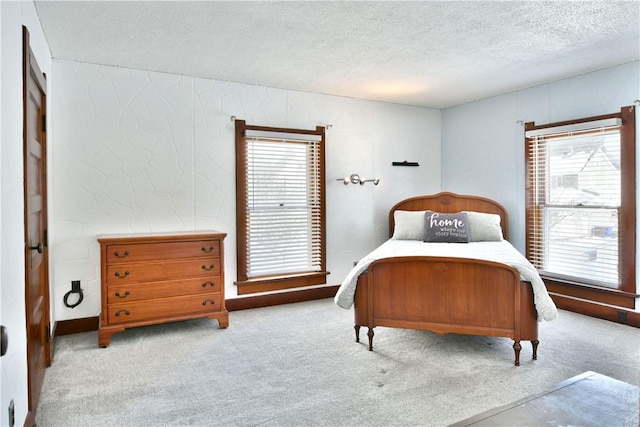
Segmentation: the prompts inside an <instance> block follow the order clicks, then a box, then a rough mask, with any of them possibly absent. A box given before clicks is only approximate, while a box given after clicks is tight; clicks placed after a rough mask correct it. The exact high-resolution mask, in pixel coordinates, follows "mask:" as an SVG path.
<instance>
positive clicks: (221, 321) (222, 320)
mask: <svg viewBox="0 0 640 427" xmlns="http://www.w3.org/2000/svg"><path fill="white" fill-rule="evenodd" d="M209 319H218V325H219V327H220V329H227V328H228V327H229V313H228V312H224V313H221V314H217V315H215V316H210V317H209Z"/></svg>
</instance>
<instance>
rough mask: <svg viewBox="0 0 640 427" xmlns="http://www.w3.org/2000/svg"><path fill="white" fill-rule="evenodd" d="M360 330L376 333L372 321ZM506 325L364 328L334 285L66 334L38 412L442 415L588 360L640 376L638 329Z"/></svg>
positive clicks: (149, 416)
mask: <svg viewBox="0 0 640 427" xmlns="http://www.w3.org/2000/svg"><path fill="white" fill-rule="evenodd" d="M363 332H364V333H361V335H362V338H363V341H365V342H366V329H365V330H364V331H363ZM512 344H513V342H512V341H511V340H510V339H506V338H487V337H475V336H463V335H437V334H433V333H430V332H425V331H413V330H402V329H389V328H382V327H379V328H376V336H375V338H374V351H373V352H369V351H367V349H366V344H364V343H360V344H357V343H355V341H354V332H353V312H352V311H346V310H343V309H341V308H338V307H336V306H335V305H334V304H333V301H332V300H331V299H325V300H319V301H311V302H305V303H299V304H289V305H284V306H276V307H267V308H260V309H254V310H244V311H237V312H232V313H230V325H229V328H228V329H226V330H221V329H218V327H217V322H216V321H212V320H206V319H204V320H193V321H186V322H179V323H172V324H165V325H157V326H150V327H144V328H137V329H130V330H127V331H126V332H124V333H120V334H116V335H114V336H113V341H112V343H111V345H110V346H109V347H108V348H105V349H101V348H98V337H97V332H89V333H83V334H76V335H68V336H63V337H58V338H57V339H56V348H55V360H54V362H53V364H52V366H51V367H50V368H48V370H47V372H46V376H45V381H44V386H43V391H42V395H41V398H40V404H39V407H38V411H37V418H36V422H37V424H38V425H39V426H40V427H46V426H168V425H171V426H180V425H198V426H216V425H229V426H235V425H241V426H256V425H267V426H303V425H304V426H307V425H322V426H338V425H340V426H361V425H375V426H381V425H385V426H386V425H390V426H393V425H421V426H443V425H448V424H451V423H453V422H456V421H459V420H462V419H465V418H468V417H470V416H472V415H475V414H477V413H479V412H482V411H485V410H488V409H491V408H494V407H496V406H500V405H505V404H507V403H510V402H512V401H515V400H518V399H521V398H523V397H525V396H528V395H531V394H535V393H540V392H543V391H545V390H547V389H549V388H551V387H552V386H553V385H555V384H557V383H559V382H561V381H563V380H565V379H567V378H570V377H572V376H575V375H578V374H580V373H582V372H585V371H595V372H598V373H601V374H604V375H607V376H610V377H612V378H616V379H619V380H622V381H626V382H628V383H631V384H634V385H639V386H640V369H639V366H640V330H639V329H636V328H632V327H629V326H624V325H620V324H616V323H613V322H607V321H604V320H598V319H593V318H590V317H586V316H581V315H578V314H575V313H571V312H567V311H561V312H560V317H559V319H557V320H554V321H553V322H543V323H541V324H540V347H539V352H538V360H537V361H533V360H531V345H530V343H528V342H525V343H523V350H522V354H521V366H519V367H516V366H514V365H513V350H512V347H511V346H512Z"/></svg>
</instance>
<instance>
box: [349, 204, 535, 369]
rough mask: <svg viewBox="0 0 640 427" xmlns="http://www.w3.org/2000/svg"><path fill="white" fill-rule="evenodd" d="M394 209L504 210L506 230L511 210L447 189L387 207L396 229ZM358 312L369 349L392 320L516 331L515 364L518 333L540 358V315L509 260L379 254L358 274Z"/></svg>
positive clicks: (466, 330)
mask: <svg viewBox="0 0 640 427" xmlns="http://www.w3.org/2000/svg"><path fill="white" fill-rule="evenodd" d="M396 210H404V211H422V210H432V211H436V212H443V213H454V212H460V211H476V212H487V213H493V214H498V215H500V217H501V225H502V230H503V236H504V238H505V239H507V238H508V230H509V223H508V216H507V212H506V210H505V209H504V207H502V206H501V205H500V204H498V203H497V202H495V201H493V200H490V199H486V198H483V197H476V196H465V195H459V194H454V193H448V192H444V193H439V194H436V195H431V196H421V197H413V198H410V199H407V200H403V201H401V202H399V203H397V204H396V205H395V206H394V207H393V208H392V209H391V211H390V213H389V235H390V236H391V235H393V230H394V216H393V213H394V212H395V211H396ZM354 313H355V332H356V342H360V327H361V326H366V327H367V328H368V333H367V335H368V337H369V350H373V336H374V332H373V328H375V327H376V326H386V327H392V328H407V329H421V330H427V331H432V332H435V333H438V334H446V333H458V334H469V335H482V336H497V337H507V338H511V339H513V340H514V344H513V350H514V353H515V365H516V366H518V365H520V350H521V348H522V347H521V345H520V341H521V340H528V341H531V343H532V346H533V359H537V350H538V316H537V313H536V310H535V306H534V301H533V290H532V288H531V284H529V283H528V282H522V281H520V274H519V273H518V271H517V270H516V269H514V268H512V267H510V266H507V265H504V264H499V263H495V262H490V261H482V260H471V259H463V258H451V257H425V256H415V257H413V256H412V257H396V258H385V259H380V260H377V261H374V262H373V263H371V265H370V266H369V269H368V271H367V272H366V273H363V274H362V275H360V277H359V278H358V284H357V288H356V294H355V301H354Z"/></svg>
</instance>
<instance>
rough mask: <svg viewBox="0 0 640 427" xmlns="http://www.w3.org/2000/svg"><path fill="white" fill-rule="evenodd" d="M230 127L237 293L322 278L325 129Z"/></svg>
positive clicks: (314, 282)
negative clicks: (232, 134) (232, 130)
mask: <svg viewBox="0 0 640 427" xmlns="http://www.w3.org/2000/svg"><path fill="white" fill-rule="evenodd" d="M235 126H236V205H237V218H236V224H237V250H238V254H237V256H238V280H237V282H236V285H237V286H238V294H247V293H253V292H264V291H272V290H279V289H286V288H293V287H301V286H310V285H319V284H325V283H326V275H327V274H328V273H327V271H326V260H325V258H326V249H325V235H326V232H325V172H324V171H325V167H324V136H325V132H324V127H321V126H318V127H316V129H315V130H303V129H286V128H274V127H265V126H250V125H247V124H246V123H245V121H244V120H236V121H235Z"/></svg>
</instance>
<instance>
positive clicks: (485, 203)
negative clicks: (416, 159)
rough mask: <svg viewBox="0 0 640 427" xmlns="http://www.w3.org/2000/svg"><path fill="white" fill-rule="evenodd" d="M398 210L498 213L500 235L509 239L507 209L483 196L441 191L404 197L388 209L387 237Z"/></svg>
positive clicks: (390, 234) (390, 232)
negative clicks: (500, 228) (427, 194)
mask: <svg viewBox="0 0 640 427" xmlns="http://www.w3.org/2000/svg"><path fill="white" fill-rule="evenodd" d="M397 210H400V211H426V210H431V211H434V212H442V213H455V212H460V211H474V212H485V213H492V214H497V215H500V225H501V227H502V236H503V237H504V238H505V240H509V216H508V214H507V210H506V209H505V208H504V207H503V206H502V205H501V204H500V203H498V202H496V201H493V200H491V199H487V198H485V197H478V196H465V195H461V194H455V193H449V192H443V193H438V194H433V195H430V196H418V197H411V198H409V199H405V200H403V201H401V202H398V203H396V204H395V206H394V207H392V208H391V211H389V237H391V236H392V235H393V230H394V225H395V224H394V220H393V213H394V212H395V211H397Z"/></svg>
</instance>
